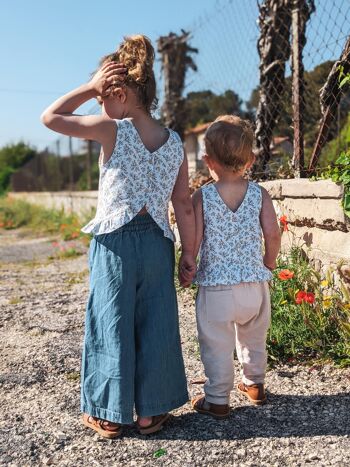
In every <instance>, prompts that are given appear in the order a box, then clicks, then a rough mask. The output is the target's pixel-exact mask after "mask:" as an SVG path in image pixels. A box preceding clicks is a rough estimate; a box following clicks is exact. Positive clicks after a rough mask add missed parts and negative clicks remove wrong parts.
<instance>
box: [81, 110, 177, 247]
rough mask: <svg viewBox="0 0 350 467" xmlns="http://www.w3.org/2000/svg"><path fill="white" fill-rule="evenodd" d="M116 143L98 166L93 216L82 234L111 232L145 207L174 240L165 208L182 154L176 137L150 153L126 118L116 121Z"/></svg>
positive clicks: (173, 132) (171, 132)
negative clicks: (104, 161) (95, 208)
mask: <svg viewBox="0 0 350 467" xmlns="http://www.w3.org/2000/svg"><path fill="white" fill-rule="evenodd" d="M116 125H117V129H118V131H117V141H116V145H115V148H114V151H113V154H112V156H111V157H110V159H109V160H108V161H107V162H106V163H105V164H102V165H101V166H100V181H99V193H98V202H97V211H96V216H95V218H94V219H92V220H91V221H90V222H89V223H88V224H87V225H86V226H85V227H83V229H82V231H83V232H85V233H93V234H95V235H99V234H104V233H109V232H112V231H113V230H116V229H118V228H119V227H122V226H123V225H125V224H127V223H128V222H130V221H131V220H132V219H133V218H134V217H135V216H136V215H137V213H138V212H139V211H140V210H141V209H142V208H143V207H144V206H145V207H146V208H147V211H148V212H149V214H150V215H151V216H152V218H153V220H154V221H155V222H156V223H157V224H158V225H159V227H160V228H161V229H162V230H163V232H164V235H165V236H166V237H168V238H170V239H171V240H173V241H174V240H175V237H174V234H173V232H172V230H171V228H170V224H169V216H168V207H169V201H170V198H171V194H172V191H173V188H174V185H175V182H176V179H177V175H178V172H179V168H180V165H181V164H182V161H183V158H184V151H183V146H182V142H181V139H180V137H179V135H178V134H177V133H176V132H175V131H172V130H170V129H168V132H169V138H168V140H167V141H166V142H165V143H164V144H163V146H161V147H160V148H159V149H157V150H156V151H153V152H150V151H148V149H147V148H146V147H145V145H144V144H143V142H142V140H141V138H140V136H139V133H138V131H137V130H136V128H135V126H134V125H133V123H132V121H131V120H130V119H128V118H125V119H123V120H116Z"/></svg>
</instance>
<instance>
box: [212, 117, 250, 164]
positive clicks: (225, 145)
mask: <svg viewBox="0 0 350 467" xmlns="http://www.w3.org/2000/svg"><path fill="white" fill-rule="evenodd" d="M253 143H254V132H253V129H252V125H251V123H250V122H249V120H244V119H242V118H240V117H238V116H237V115H220V116H219V117H218V118H217V119H216V120H215V121H214V122H213V123H212V124H211V125H210V126H209V127H208V129H207V131H206V132H205V136H204V144H205V149H206V153H207V154H208V156H210V157H213V158H214V159H216V160H217V161H218V162H219V163H220V164H222V165H223V166H225V167H227V169H229V170H232V171H234V172H237V171H238V170H241V169H242V168H243V167H244V166H245V165H246V164H247V163H250V162H253V161H254V154H253Z"/></svg>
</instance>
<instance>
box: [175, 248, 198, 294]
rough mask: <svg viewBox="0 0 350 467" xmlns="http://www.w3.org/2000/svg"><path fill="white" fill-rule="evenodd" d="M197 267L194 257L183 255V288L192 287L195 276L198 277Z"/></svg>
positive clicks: (180, 262) (181, 278)
mask: <svg viewBox="0 0 350 467" xmlns="http://www.w3.org/2000/svg"><path fill="white" fill-rule="evenodd" d="M196 271H197V265H196V261H195V259H194V257H193V255H191V254H189V253H183V254H182V255H181V257H180V261H179V281H180V285H181V286H182V287H188V286H190V285H191V283H192V280H193V278H194V276H195V275H196Z"/></svg>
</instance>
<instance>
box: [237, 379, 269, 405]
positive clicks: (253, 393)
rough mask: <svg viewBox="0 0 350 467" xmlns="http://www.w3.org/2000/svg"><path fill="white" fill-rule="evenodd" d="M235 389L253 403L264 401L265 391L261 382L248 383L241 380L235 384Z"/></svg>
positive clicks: (258, 403) (260, 403)
mask: <svg viewBox="0 0 350 467" xmlns="http://www.w3.org/2000/svg"><path fill="white" fill-rule="evenodd" d="M237 390H238V391H239V392H240V393H241V394H243V395H244V396H245V397H246V398H247V399H249V401H250V402H251V403H252V404H254V405H263V404H265V402H266V393H265V389H264V385H263V384H262V383H259V384H250V385H248V384H245V383H243V381H242V382H241V383H239V384H238V385H237Z"/></svg>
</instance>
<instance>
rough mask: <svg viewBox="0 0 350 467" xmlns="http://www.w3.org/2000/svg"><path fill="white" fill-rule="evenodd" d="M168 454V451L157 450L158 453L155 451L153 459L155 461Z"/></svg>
mask: <svg viewBox="0 0 350 467" xmlns="http://www.w3.org/2000/svg"><path fill="white" fill-rule="evenodd" d="M165 454H166V450H165V449H163V448H160V449H157V451H154V453H153V457H154V458H155V459H158V458H159V457H162V456H164V455H165Z"/></svg>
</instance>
